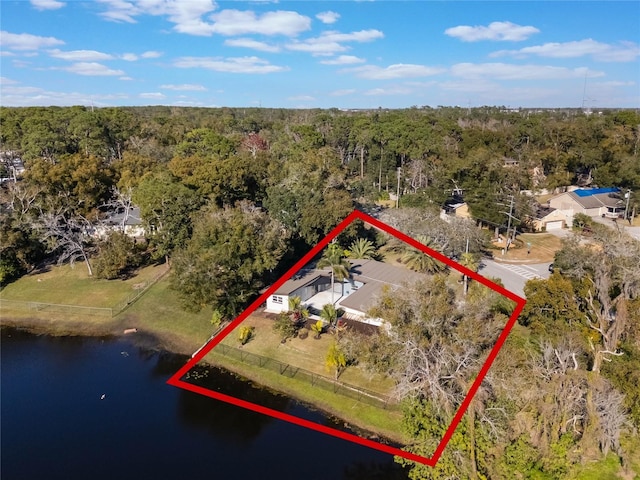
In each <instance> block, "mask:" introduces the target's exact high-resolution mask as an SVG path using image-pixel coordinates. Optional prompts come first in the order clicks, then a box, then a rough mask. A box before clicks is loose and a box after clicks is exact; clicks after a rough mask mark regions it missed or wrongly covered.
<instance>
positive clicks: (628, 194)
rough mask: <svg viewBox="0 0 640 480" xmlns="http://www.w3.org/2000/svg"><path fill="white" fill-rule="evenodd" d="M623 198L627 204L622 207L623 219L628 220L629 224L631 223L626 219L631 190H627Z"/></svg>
mask: <svg viewBox="0 0 640 480" xmlns="http://www.w3.org/2000/svg"><path fill="white" fill-rule="evenodd" d="M624 198H626V199H627V204H626V206H625V207H624V219H625V220H629V223H631V221H630V219H629V217H627V214H628V212H629V199H631V189H627V193H625V194H624Z"/></svg>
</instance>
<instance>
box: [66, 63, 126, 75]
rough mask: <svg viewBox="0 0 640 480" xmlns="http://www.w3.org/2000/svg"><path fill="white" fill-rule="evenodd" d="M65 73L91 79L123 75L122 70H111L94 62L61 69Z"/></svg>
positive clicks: (75, 64)
mask: <svg viewBox="0 0 640 480" xmlns="http://www.w3.org/2000/svg"><path fill="white" fill-rule="evenodd" d="M61 70H66V71H67V72H71V73H76V74H78V75H87V76H92V77H108V76H115V75H124V72H123V71H122V70H112V69H110V68H109V67H106V66H105V65H102V64H101V63H96V62H79V63H74V64H73V65H71V66H69V67H65V68H62V69H61Z"/></svg>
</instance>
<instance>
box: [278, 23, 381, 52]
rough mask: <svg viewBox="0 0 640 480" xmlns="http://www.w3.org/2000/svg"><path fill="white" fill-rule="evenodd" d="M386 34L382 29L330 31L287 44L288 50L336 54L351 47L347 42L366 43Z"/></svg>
mask: <svg viewBox="0 0 640 480" xmlns="http://www.w3.org/2000/svg"><path fill="white" fill-rule="evenodd" d="M383 37H384V34H383V33H382V32H381V31H380V30H374V29H370V30H360V31H358V32H351V33H340V32H336V31H328V32H323V33H322V34H320V36H319V37H312V38H307V39H305V40H301V41H295V42H291V43H289V44H287V45H286V48H287V49H288V50H293V51H298V52H308V53H311V54H313V55H334V54H336V53H339V52H344V51H346V50H348V49H349V48H348V47H346V46H344V45H342V43H346V42H357V43H365V42H372V41H374V40H377V39H379V38H383Z"/></svg>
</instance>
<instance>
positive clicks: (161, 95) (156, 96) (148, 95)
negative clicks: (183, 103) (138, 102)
mask: <svg viewBox="0 0 640 480" xmlns="http://www.w3.org/2000/svg"><path fill="white" fill-rule="evenodd" d="M138 96H139V97H140V98H151V99H155V100H160V99H163V98H166V97H167V96H166V95H165V94H164V93H160V92H146V93H141V94H140V95H138Z"/></svg>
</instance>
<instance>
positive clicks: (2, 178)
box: [0, 150, 25, 182]
mask: <svg viewBox="0 0 640 480" xmlns="http://www.w3.org/2000/svg"><path fill="white" fill-rule="evenodd" d="M0 164H1V165H2V167H3V168H2V174H0V182H9V181H14V182H15V181H16V180H17V179H18V177H21V176H22V174H23V173H24V171H25V168H24V163H23V162H22V158H20V155H19V154H18V152H15V151H11V150H5V151H2V152H0Z"/></svg>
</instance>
